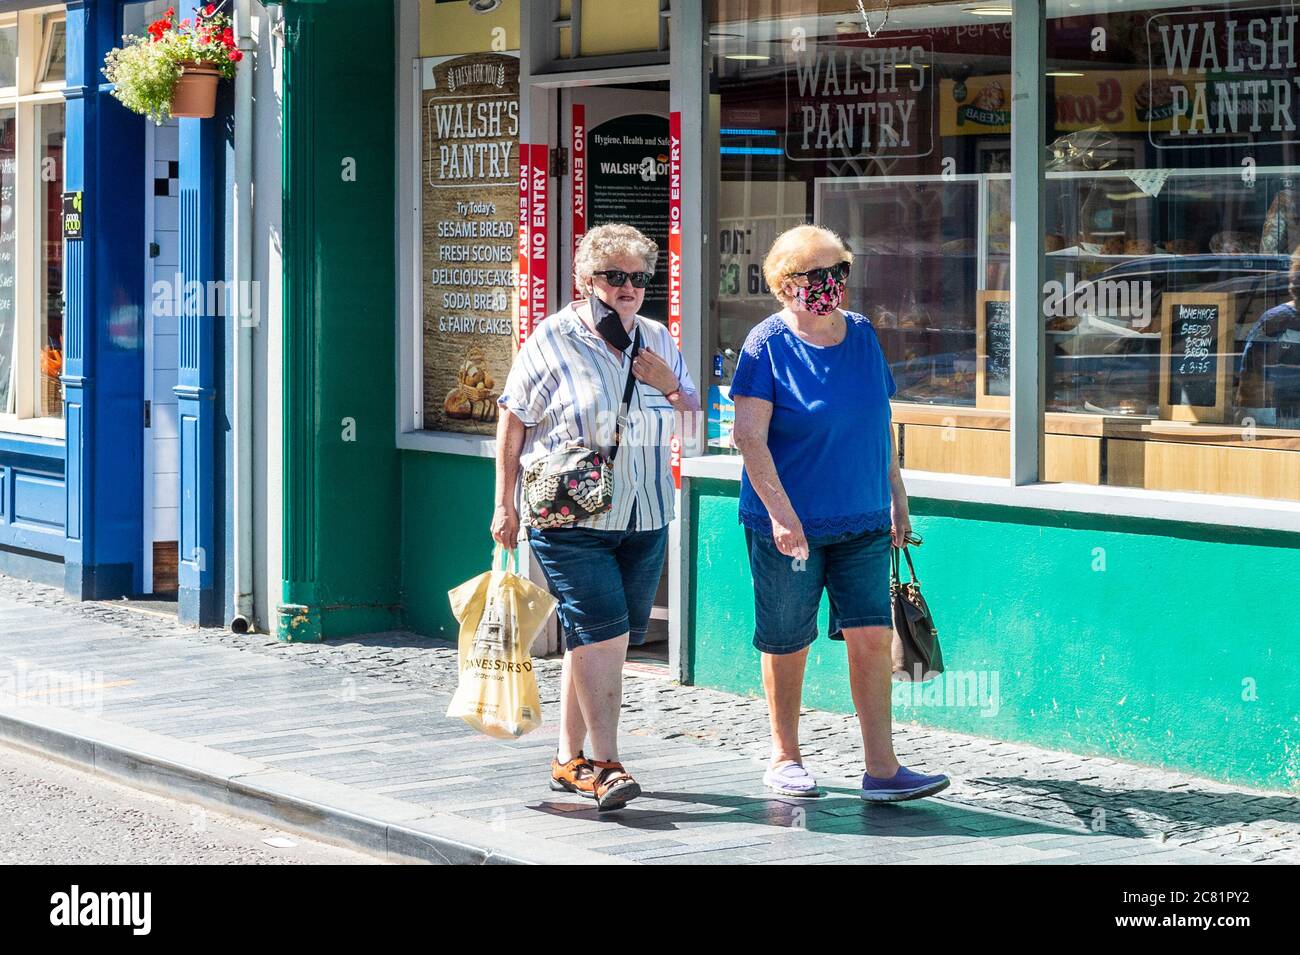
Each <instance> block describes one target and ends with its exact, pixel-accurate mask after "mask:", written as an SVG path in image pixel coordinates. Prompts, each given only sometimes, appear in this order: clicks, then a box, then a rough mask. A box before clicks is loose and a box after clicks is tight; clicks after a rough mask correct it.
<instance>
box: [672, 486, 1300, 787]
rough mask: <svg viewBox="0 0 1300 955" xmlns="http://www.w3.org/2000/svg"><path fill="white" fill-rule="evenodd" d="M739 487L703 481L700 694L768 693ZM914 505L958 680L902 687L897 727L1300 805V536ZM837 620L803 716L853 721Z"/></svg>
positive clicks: (697, 638) (928, 589)
mask: <svg viewBox="0 0 1300 955" xmlns="http://www.w3.org/2000/svg"><path fill="white" fill-rule="evenodd" d="M737 487H738V486H737V485H736V484H735V483H734V482H721V481H695V482H692V486H691V494H690V499H691V504H692V507H693V509H694V513H695V515H696V520H695V524H694V527H695V533H694V536H693V540H692V542H691V546H692V555H693V560H694V562H695V565H696V567H697V571H698V572H697V583H696V586H695V587H694V588H693V594H694V601H693V606H692V608H691V610H692V623H691V632H692V635H693V637H692V645H691V652H690V659H691V664H692V666H693V677H694V681H695V682H696V683H697V684H700V685H704V686H713V687H718V688H721V689H726V690H731V691H734V692H738V693H745V694H752V695H759V694H761V685H760V683H759V679H758V653H757V651H755V650H754V649H753V647H752V646H751V645H750V639H751V637H752V635H753V625H754V619H753V592H752V581H751V578H750V575H749V564H748V561H747V559H746V557H745V550H744V535H743V533H742V531H741V529H740V526H739V525H738V524H737V523H736V493H737ZM912 511H913V522H914V524H915V525H916V528H917V531H918V533H920V534H921V535H922V536H923V537H924V538H925V545H924V546H923V547H922V548H920V550H919V551H918V552H917V554H916V558H917V570H918V574H919V576H920V579H921V582H922V584H923V588H924V592H925V594H926V599H927V600H928V601H929V604H930V607H931V610H932V611H933V612H934V615H935V619H936V621H937V623H938V625H939V630H940V636H941V639H942V641H943V647H944V658H945V662H946V664H947V666H948V669H949V671H950V672H949V673H948V674H945V676H944V677H943V678H941V679H940V680H936V681H934V682H933V683H931V684H928V685H926V687H925V688H924V689H923V690H921V691H919V692H920V695H919V696H916V695H913V696H912V697H911V698H906V694H908V693H909V690H910V689H911V688H909V687H906V686H903V687H896V693H895V707H894V713H895V718H896V719H897V720H900V721H914V722H917V723H921V724H925V725H930V726H935V727H941V728H945V729H951V730H956V731H959V732H965V733H971V734H975V735H979V736H988V737H994V738H1000V739H1006V740H1013V741H1022V742H1029V743H1035V744H1039V745H1042V746H1047V747H1051V748H1056V749H1063V750H1068V751H1073V752H1077V753H1086V754H1104V755H1108V756H1113V757H1115V758H1118V759H1124V760H1130V761H1134V762H1139V763H1146V764H1152V765H1159V766H1166V767H1170V768H1175V769H1180V770H1185V771H1187V772H1191V773H1196V774H1198V775H1203V776H1208V777H1211V778H1215V779H1219V780H1222V781H1224V782H1230V783H1240V784H1247V785H1255V786H1261V787H1267V788H1275V789H1284V790H1292V791H1300V615H1298V614H1297V612H1296V604H1295V600H1296V592H1297V588H1296V583H1297V581H1300V537H1298V536H1296V535H1281V534H1269V533H1263V532H1255V531H1244V530H1234V529H1212V528H1205V527H1201V526H1199V525H1181V524H1170V523H1163V522H1155V521H1135V520H1118V519H1108V518H1105V517H1102V516H1095V515H1074V514H1071V515H1060V514H1052V513H1044V512H1039V511H1025V510H1018V509H1010V508H996V507H987V506H971V505H959V504H954V503H952V502H943V501H928V500H914V501H913V502H912ZM826 620H827V610H826V607H825V604H824V603H823V607H822V618H821V628H822V629H821V632H822V635H823V636H822V637H821V638H820V639H819V640H818V641H817V643H815V644H814V645H813V647H812V650H811V651H810V654H809V661H808V675H807V680H806V684H805V697H804V699H805V703H806V704H807V705H809V706H815V707H822V708H827V709H831V710H837V711H841V712H852V711H853V708H852V702H851V700H850V697H849V688H848V682H847V671H846V665H845V660H844V650H843V646H842V645H840V644H833V643H831V642H830V641H828V640H826V639H825V636H824V635H825V627H826ZM960 674H964V675H960ZM981 690H982V691H983V692H980V691H981ZM912 692H913V693H916V692H917V691H912ZM931 768H939V769H941V768H942V767H941V766H939V765H938V764H937V763H936V764H935V765H934V766H932V767H931Z"/></svg>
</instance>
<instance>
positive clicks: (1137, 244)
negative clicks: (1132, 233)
mask: <svg viewBox="0 0 1300 955" xmlns="http://www.w3.org/2000/svg"><path fill="white" fill-rule="evenodd" d="M1154 251H1155V246H1154V245H1153V244H1152V243H1151V242H1150V240H1148V239H1126V240H1124V254H1125V255H1150V254H1151V253H1153V252H1154Z"/></svg>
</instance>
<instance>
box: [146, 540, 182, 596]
mask: <svg viewBox="0 0 1300 955" xmlns="http://www.w3.org/2000/svg"><path fill="white" fill-rule="evenodd" d="M180 553H181V550H180V545H179V544H177V543H176V541H154V545H153V592H154V593H156V594H164V593H174V592H175V591H176V589H177V586H178V584H177V578H176V571H177V563H178V561H179V559H180Z"/></svg>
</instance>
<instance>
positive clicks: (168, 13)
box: [163, 7, 176, 20]
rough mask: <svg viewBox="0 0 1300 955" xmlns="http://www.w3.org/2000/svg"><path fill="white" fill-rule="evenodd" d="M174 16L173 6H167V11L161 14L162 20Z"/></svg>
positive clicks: (174, 9) (170, 18)
mask: <svg viewBox="0 0 1300 955" xmlns="http://www.w3.org/2000/svg"><path fill="white" fill-rule="evenodd" d="M175 17H176V8H175V7H168V8H167V12H166V13H164V14H163V19H164V20H172V19H175Z"/></svg>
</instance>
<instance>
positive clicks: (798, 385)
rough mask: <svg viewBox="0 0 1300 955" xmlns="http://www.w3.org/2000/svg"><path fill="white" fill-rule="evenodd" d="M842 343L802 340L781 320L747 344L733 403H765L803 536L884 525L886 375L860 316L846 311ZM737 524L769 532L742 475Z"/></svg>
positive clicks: (889, 388)
mask: <svg viewBox="0 0 1300 955" xmlns="http://www.w3.org/2000/svg"><path fill="white" fill-rule="evenodd" d="M844 314H845V317H846V318H847V319H848V320H847V322H846V323H845V325H846V328H845V334H844V340H843V341H841V342H840V343H839V344H838V345H828V346H819V345H811V344H809V343H808V342H806V341H804V340H803V339H802V338H800V337H799V336H798V335H796V334H795V333H794V331H793V330H791V328H790V326H789V325H787V324H786V323H785V321H784V320H783V319H782V318H781V316H780V315H772V316H771V317H769V318H767V319H765V320H764V321H763V322H761V323H760V324H758V325H757V326H755V327H754V329H753V330H752V331H751V332H750V333H749V336H748V337H747V338H746V339H745V346H744V349H743V350H742V351H741V354H740V359H739V361H738V362H737V364H736V374H735V377H734V378H733V379H732V382H731V395H732V397H733V398H734V397H736V396H748V397H751V398H762V399H763V400H764V401H770V402H771V403H772V421H771V424H770V425H769V427H768V433H767V446H768V449H769V450H770V451H771V452H772V460H773V461H774V462H775V463H776V473H777V476H778V477H780V479H781V485H782V486H783V487H784V488H785V492H786V494H787V496H789V498H790V503H791V504H792V505H793V506H794V512H795V514H797V515H798V517H799V521H800V523H802V524H803V529H804V534H805V535H807V536H808V537H823V536H829V535H831V534H840V533H846V532H851V531H852V532H857V531H863V530H879V529H885V528H888V527H889V526H890V511H889V505H890V487H889V471H890V458H891V455H892V453H893V451H892V448H893V443H892V440H891V436H890V410H889V399H890V398H891V397H892V396H893V394H894V392H895V391H896V387H895V385H894V376H893V374H891V372H890V370H889V364H888V362H886V361H885V354H884V352H883V351H882V350H881V348H880V342H879V341H878V340H877V339H876V330H875V329H874V328H872V326H871V322H870V320H869V319H868V318H867V317H866V316H865V315H859V314H858V313H856V312H848V311H846V312H845V313H844ZM740 521H741V523H743V524H744V525H745V526H746V527H750V528H752V529H754V530H756V531H763V532H766V533H771V529H772V524H771V520H770V519H769V517H768V514H767V508H766V507H765V506H764V505H763V502H762V500H761V499H760V498H759V496H758V494H757V493H756V492H755V491H754V487H753V485H752V484H750V481H749V473H748V471H746V472H745V473H744V474H743V475H742V476H741V482H740Z"/></svg>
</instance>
